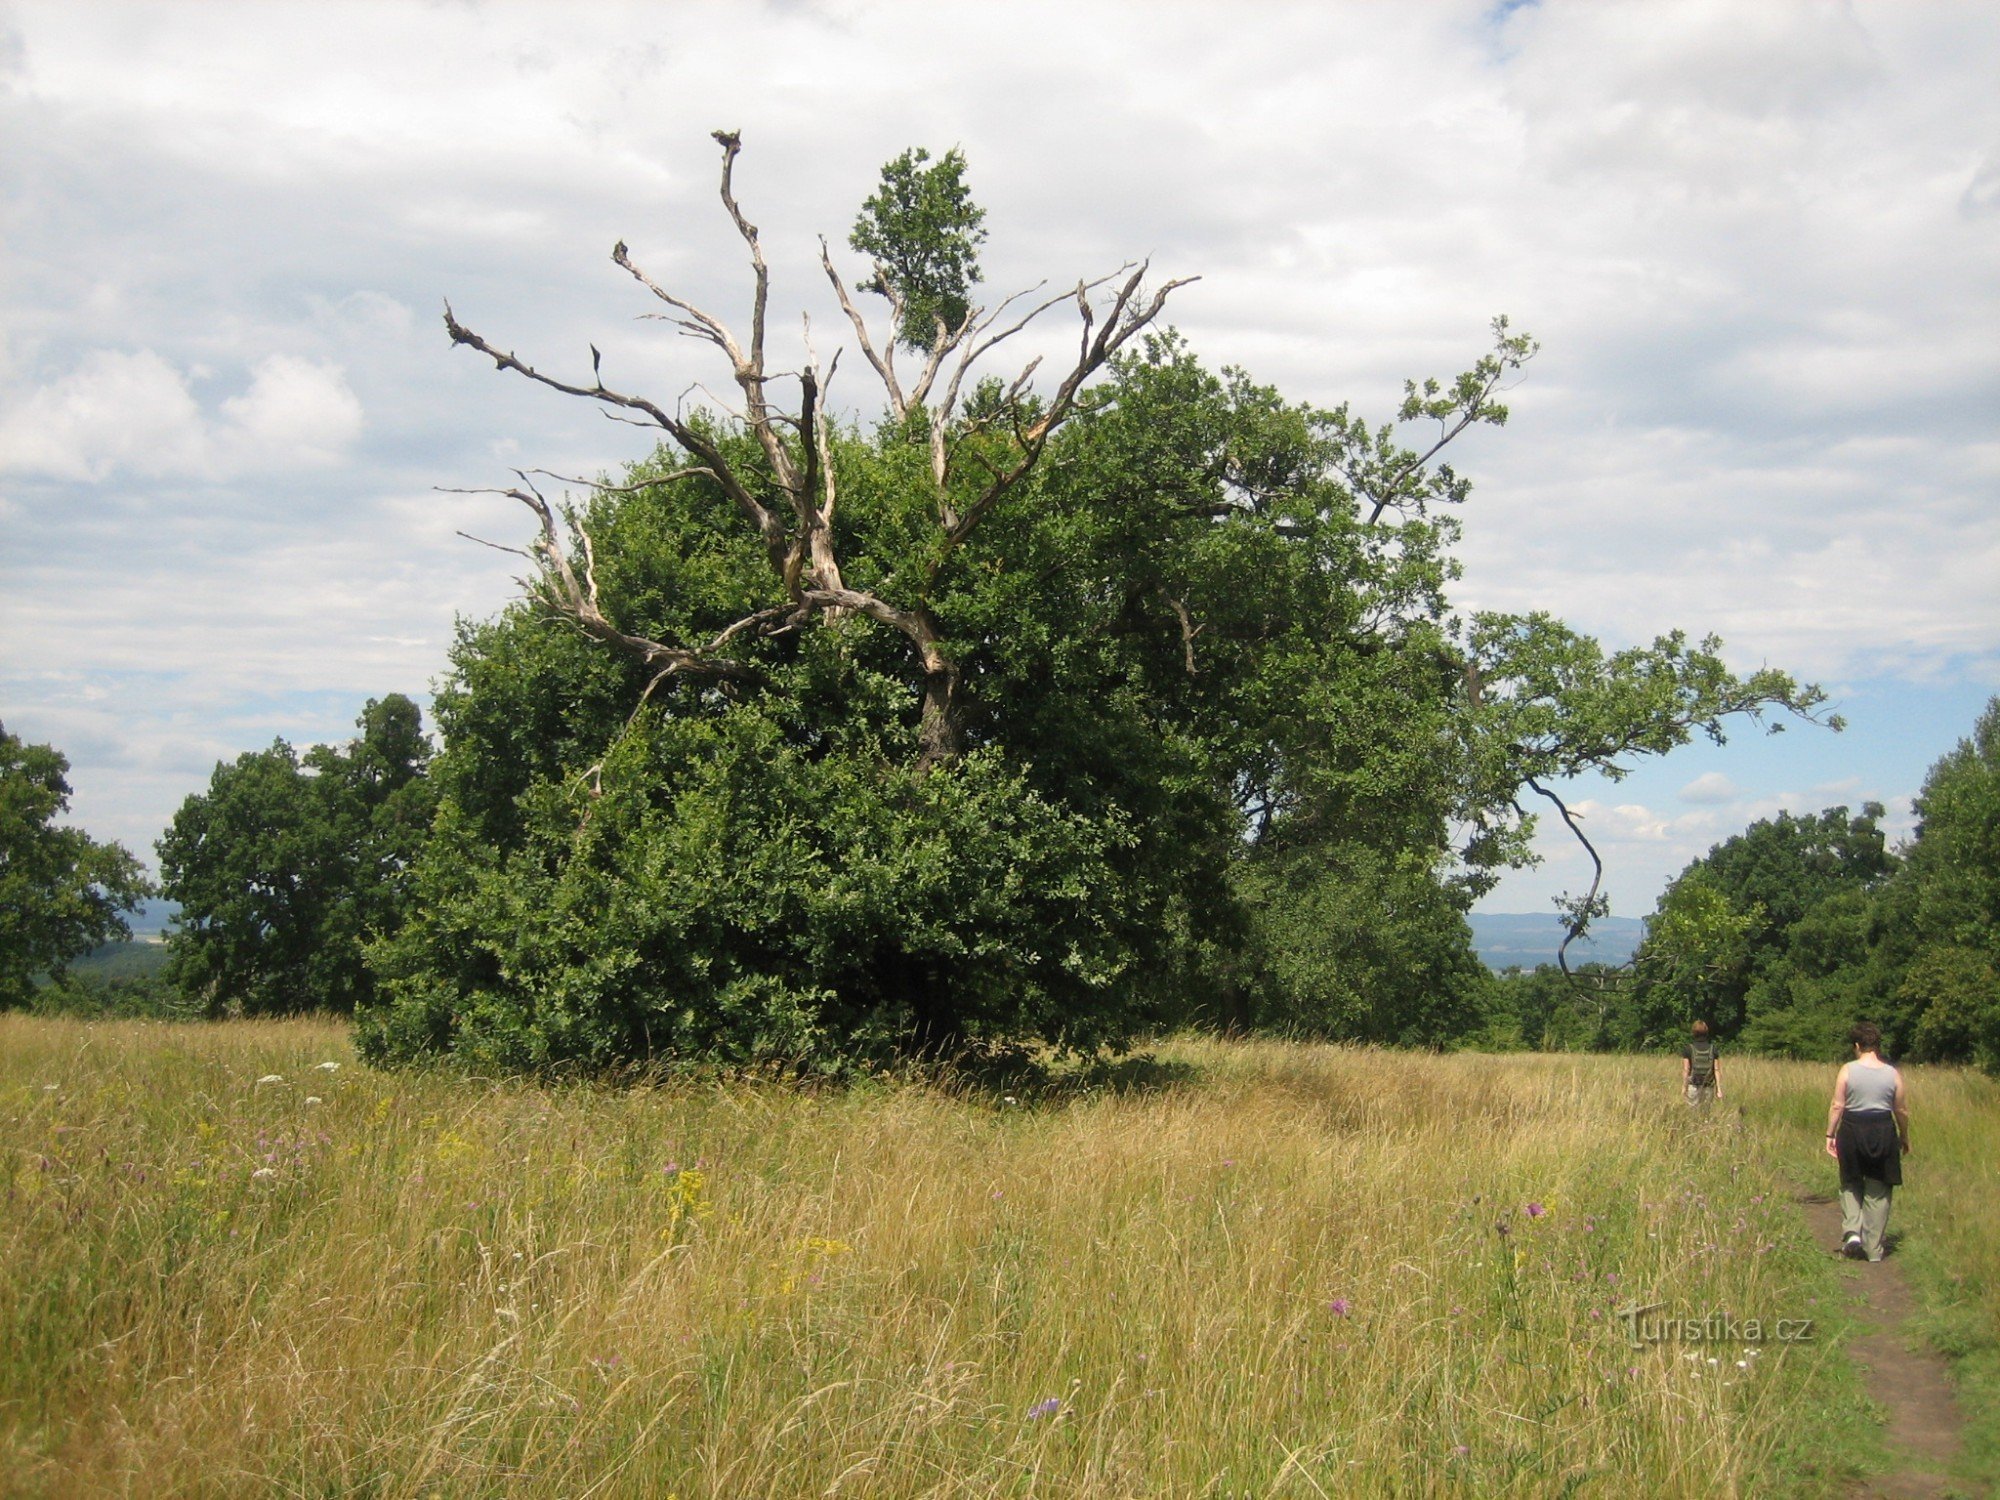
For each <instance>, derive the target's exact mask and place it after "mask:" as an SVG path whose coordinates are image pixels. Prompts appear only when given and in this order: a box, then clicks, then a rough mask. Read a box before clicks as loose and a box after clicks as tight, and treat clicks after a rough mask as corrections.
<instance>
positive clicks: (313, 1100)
mask: <svg viewBox="0 0 2000 1500" xmlns="http://www.w3.org/2000/svg"><path fill="white" fill-rule="evenodd" d="M325 1102H326V1101H325V1100H323V1099H321V1098H320V1096H319V1095H318V1094H307V1095H306V1103H308V1104H323V1103H325Z"/></svg>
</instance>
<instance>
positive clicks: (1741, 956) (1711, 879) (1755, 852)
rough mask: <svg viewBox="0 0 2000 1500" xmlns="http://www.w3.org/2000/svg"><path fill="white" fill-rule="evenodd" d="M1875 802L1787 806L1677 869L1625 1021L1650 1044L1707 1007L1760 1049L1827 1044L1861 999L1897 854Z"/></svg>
mask: <svg viewBox="0 0 2000 1500" xmlns="http://www.w3.org/2000/svg"><path fill="white" fill-rule="evenodd" d="M1882 813H1883V809H1882V807H1881V805H1880V804H1879V803H1873V802H1871V803H1869V804H1867V805H1866V806H1864V807H1863V808H1862V810H1861V813H1860V815H1859V816H1858V817H1850V816H1849V814H1848V810H1847V809H1846V808H1844V807H1835V808H1829V809H1827V810H1826V811H1825V812H1822V813H1819V814H1817V815H1810V814H1809V815H1804V816H1796V815H1794V814H1791V813H1779V814H1778V816H1777V817H1775V818H1769V819H1765V820H1762V821H1760V822H1756V823H1753V824H1751V825H1750V827H1749V828H1747V829H1746V830H1744V832H1742V833H1740V834H1738V835H1736V836H1735V837H1733V838H1729V839H1725V840H1724V841H1723V842H1722V843H1720V844H1717V845H1716V846H1715V847H1714V848H1713V849H1711V850H1710V851H1709V852H1708V853H1707V854H1706V855H1704V856H1703V857H1702V858H1701V859H1699V860H1696V861H1695V862H1694V863H1693V864H1691V865H1690V866H1688V868H1687V869H1686V870H1685V871H1683V872H1682V873H1681V875H1680V876H1679V877H1678V878H1677V879H1676V880H1675V881H1674V882H1673V883H1672V884H1671V885H1670V886H1668V888H1667V890H1666V892H1665V893H1664V894H1663V895H1662V896H1661V898H1660V904H1659V908H1658V910H1657V911H1656V912H1655V914H1654V915H1653V916H1652V917H1651V918H1650V919H1648V922H1647V928H1646V940H1645V941H1644V942H1643V943H1642V944H1641V945H1640V947H1639V951H1638V953H1637V954H1636V955H1635V956H1634V968H1635V971H1636V975H1637V983H1636V985H1635V993H1634V995H1633V997H1632V1001H1631V1004H1630V1006H1629V1007H1628V1008H1627V1010H1626V1013H1625V1016H1624V1018H1623V1026H1622V1030H1623V1032H1624V1034H1625V1036H1626V1039H1627V1040H1629V1041H1630V1042H1631V1043H1632V1044H1633V1045H1637V1046H1653V1045H1658V1044H1660V1043H1662V1042H1664V1041H1665V1040H1667V1039H1669V1038H1671V1037H1673V1036H1677V1035H1679V1034H1680V1033H1681V1032H1683V1031H1685V1029H1686V1028H1687V1026H1688V1024H1689V1023H1690V1022H1692V1021H1694V1020H1697V1019H1700V1020H1706V1021H1707V1022H1708V1023H1709V1024H1710V1025H1711V1026H1712V1027H1714V1028H1715V1031H1716V1034H1717V1035H1718V1036H1722V1037H1731V1038H1733V1037H1736V1036H1738V1035H1739V1034H1741V1036H1742V1038H1743V1040H1744V1042H1745V1044H1746V1045H1747V1046H1750V1047H1752V1048H1754V1049H1756V1050H1760V1051H1771V1052H1778V1053H1781V1054H1784V1055H1787V1056H1804V1057H1819V1056H1823V1055H1825V1052H1826V1048H1827V1045H1828V1044H1829V1038H1831V1039H1832V1045H1833V1047H1834V1050H1835V1051H1836V1052H1837V1051H1838V1050H1839V1046H1838V1038H1839V1037H1840V1036H1841V1035H1842V1034H1844V1033H1845V1031H1846V1030H1847V1028H1848V1027H1849V1026H1852V1025H1853V1024H1854V1022H1855V1020H1856V1019H1858V1018H1859V1017H1858V1015H1857V1014H1856V1013H1855V1010H1854V1007H1855V1006H1856V1005H1857V1004H1862V1003H1863V1002H1864V998H1865V997H1864V996H1863V995H1862V994H1861V993H1860V992H1859V989H1858V986H1859V983H1860V981H1859V978H1858V974H1859V966H1860V965H1862V964H1863V963H1865V960H1866V955H1867V947H1868V944H1867V939H1866V932H1867V921H1868V918H1867V913H1868V910H1869V903H1870V901H1871V900H1872V895H1873V892H1874V891H1875V890H1876V888H1877V887H1878V886H1879V885H1880V884H1881V882H1882V881H1883V880H1884V878H1885V877H1887V875H1888V874H1889V872H1890V871H1891V870H1892V869H1893V868H1894V866H1895V858H1894V856H1893V855H1891V854H1890V853H1889V852H1888V850H1887V848H1886V846H1885V843H1884V840H1883V836H1882V831H1881V828H1880V827H1879V826H1878V824H1879V820H1880V818H1881V817H1882Z"/></svg>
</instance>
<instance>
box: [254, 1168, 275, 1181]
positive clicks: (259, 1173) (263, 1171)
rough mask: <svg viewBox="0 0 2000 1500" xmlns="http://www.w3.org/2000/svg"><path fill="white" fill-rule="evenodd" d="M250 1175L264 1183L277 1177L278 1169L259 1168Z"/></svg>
mask: <svg viewBox="0 0 2000 1500" xmlns="http://www.w3.org/2000/svg"><path fill="white" fill-rule="evenodd" d="M250 1175H251V1176H252V1177H255V1178H257V1179H258V1180H259V1181H262V1180H263V1179H265V1178H269V1177H276V1176H277V1175H278V1172H277V1168H275V1167H259V1168H258V1169H257V1170H256V1171H254V1172H252V1173H251V1174H250Z"/></svg>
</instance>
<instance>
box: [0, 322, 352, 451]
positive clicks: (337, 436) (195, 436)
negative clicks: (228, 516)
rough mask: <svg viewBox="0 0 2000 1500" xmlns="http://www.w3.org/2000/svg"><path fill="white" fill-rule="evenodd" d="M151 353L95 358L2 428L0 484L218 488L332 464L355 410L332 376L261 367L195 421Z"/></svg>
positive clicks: (195, 406) (293, 366) (185, 389)
mask: <svg viewBox="0 0 2000 1500" xmlns="http://www.w3.org/2000/svg"><path fill="white" fill-rule="evenodd" d="M201 369H202V367H201V366H195V367H194V369H193V370H192V371H190V372H189V373H188V374H183V373H182V372H181V371H180V370H178V369H175V368H174V366H173V365H171V364H169V363H168V362H167V361H166V360H165V359H163V358H161V357H160V355H158V354H156V353H155V352H154V351H152V350H151V349H140V350H137V351H133V352H125V351H121V350H115V349H94V350H91V351H90V352H89V353H87V354H86V355H85V356H84V357H83V359H82V360H81V361H80V362H79V364H78V366H77V368H76V369H75V370H73V371H72V372H70V373H69V374H67V375H64V376H61V377H60V378H58V379H56V380H54V381H52V382H50V383H49V384H47V385H45V386H42V387H41V388H40V389H38V390H35V391H33V392H31V393H30V394H29V395H28V396H27V397H26V399H24V400H23V401H22V402H21V403H20V404H19V405H18V406H16V407H15V408H14V410H13V411H12V412H11V413H9V415H8V416H7V417H6V418H5V420H4V421H0V472H9V473H15V474H27V475H36V476H40V477H43V478H48V479H55V480H70V481H78V482H82V483H87V484H98V483H102V482H103V481H104V480H106V479H109V478H111V477H112V476H113V475H114V474H120V475H128V476H129V475H136V476H140V477H145V478H159V477H169V476H171V477H204V478H226V477H234V476H238V475H245V474H261V473H270V472H273V471H276V470H281V469H285V468H288V467H292V466H301V465H302V466H306V467H320V466H324V465H326V464H329V463H333V462H335V461H337V460H338V459H339V458H340V457H341V456H342V455H343V454H344V453H345V452H346V451H347V450H348V449H349V448H350V447H352V445H353V443H354V441H355V440H356V438H358V437H359V436H360V433H361V427H362V412H361V403H360V401H359V400H357V399H356V397H355V395H354V392H353V391H352V390H351V389H350V388H349V387H348V384H347V381H346V379H345V377H344V376H343V375H342V373H341V371H340V370H339V369H337V368H335V367H332V366H327V365H321V364H316V363H314V362H313V361H311V360H305V359H300V358H297V357H295V356H292V355H285V354H271V355H266V356H265V357H263V358H262V359H261V360H259V361H258V363H257V366H256V369H255V370H254V371H253V373H252V375H251V380H250V384H249V387H248V389H246V390H245V391H243V393H242V394H240V395H237V396H232V397H229V398H228V399H226V400H225V401H223V402H222V404H221V409H220V414H219V415H218V416H214V417H210V416H206V415H204V414H203V412H202V410H201V406H200V404H199V403H198V402H197V401H196V399H195V397H194V394H193V392H192V391H191V390H190V389H189V378H190V374H196V373H198V372H199V371H200V370H201Z"/></svg>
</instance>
